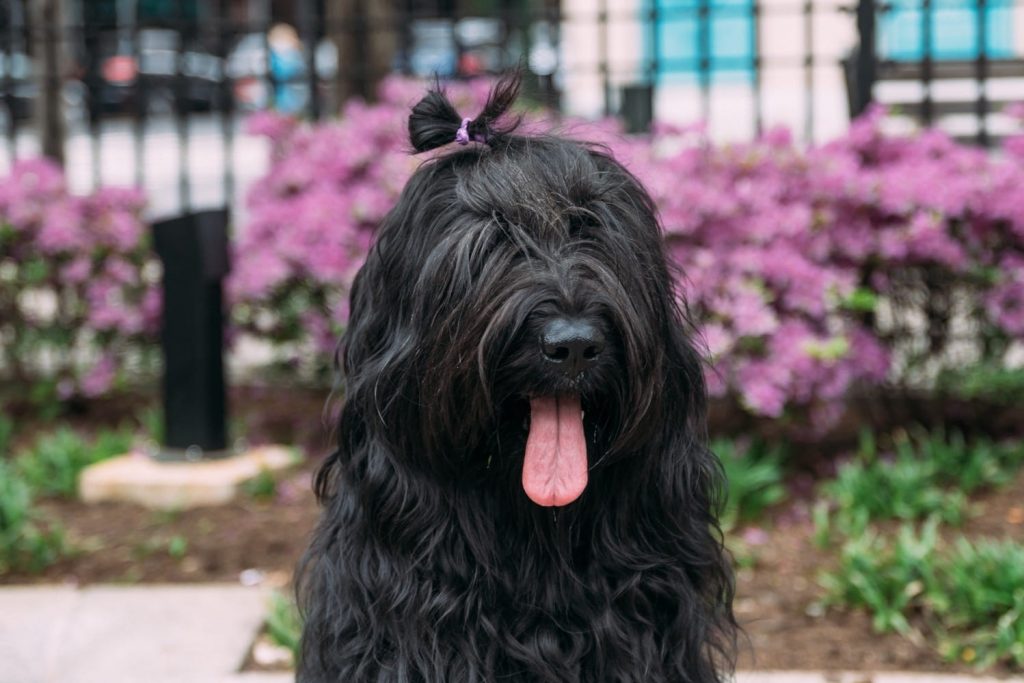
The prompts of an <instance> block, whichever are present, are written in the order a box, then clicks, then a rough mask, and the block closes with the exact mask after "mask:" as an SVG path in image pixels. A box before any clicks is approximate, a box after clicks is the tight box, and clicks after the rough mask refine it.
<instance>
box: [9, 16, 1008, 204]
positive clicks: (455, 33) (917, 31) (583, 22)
mask: <svg viewBox="0 0 1024 683" xmlns="http://www.w3.org/2000/svg"><path fill="white" fill-rule="evenodd" d="M512 65H523V66H525V68H526V70H527V72H528V78H527V85H528V88H529V95H530V96H531V97H532V98H533V99H535V100H537V101H538V102H540V103H543V104H546V105H549V106H552V107H554V108H556V109H557V110H559V111H561V112H563V113H565V114H567V115H572V116H584V117H596V116H604V115H621V116H623V117H624V118H625V120H626V123H627V127H628V128H630V129H632V130H642V129H644V128H646V127H647V126H648V125H649V123H650V121H651V120H652V119H659V120H666V121H670V122H676V123H687V122H694V121H699V120H703V121H706V126H707V130H708V132H709V134H710V135H711V136H712V137H713V138H716V139H722V140H742V139H745V138H750V137H752V136H754V135H757V134H759V133H760V132H762V131H764V130H765V129H767V128H768V127H771V126H775V125H780V124H782V125H786V126H788V127H789V128H791V129H792V130H793V131H794V132H795V134H796V135H797V137H798V138H800V139H802V140H804V141H805V142H808V143H813V142H820V141H823V140H826V139H829V138H831V137H834V136H835V135H837V134H839V133H840V132H841V131H842V130H843V129H844V128H845V127H846V126H847V125H848V122H849V119H850V116H851V115H855V114H857V113H859V112H861V111H863V110H864V108H865V107H866V106H867V105H868V103H869V102H870V101H872V100H875V101H880V102H883V103H886V104H889V105H890V106H891V109H892V112H893V117H892V125H893V126H894V127H899V126H903V127H906V126H909V125H915V124H921V123H923V124H934V125H939V126H942V127H945V128H947V129H948V130H949V131H950V132H951V133H953V134H954V135H956V136H958V137H960V138H964V139H968V140H971V141H975V142H977V143H980V144H983V145H987V144H991V143H992V142H993V141H995V140H997V139H998V138H999V137H1000V136H1001V135H1003V134H1005V133H1006V132H1008V131H1009V130H1010V128H1009V126H1010V125H1011V124H1010V121H1009V119H1008V118H1007V117H1005V116H1004V115H1003V114H1002V113H1001V110H1002V108H1003V107H1004V106H1005V105H1007V104H1009V103H1011V102H1014V101H1020V100H1024V0H891V1H889V2H877V1H875V0H860V1H859V2H856V4H853V0H851V1H850V2H843V1H840V0H562V1H561V2H558V1H557V0H476V1H465V2H459V1H455V0H446V1H437V2H428V1H426V0H395V1H393V2H369V1H367V0H295V1H294V2H283V1H279V0H212V1H209V2H206V1H200V0H183V1H181V2H169V1H166V0H33V1H32V2H29V0H7V2H5V3H3V5H0V123H2V126H0V128H2V138H0V165H4V166H6V165H9V164H10V163H12V162H13V161H14V160H15V159H16V158H18V157H23V156H29V155H33V154H37V153H40V152H43V153H47V154H48V155H51V156H57V157H62V160H63V162H64V163H65V166H66V168H67V170H68V177H69V182H70V183H71V184H72V186H73V187H75V188H77V189H88V188H89V187H91V186H95V185H99V184H102V183H131V184H137V185H140V186H142V187H144V188H146V189H147V190H148V192H149V195H150V197H151V202H152V206H151V212H153V213H154V214H155V215H160V214H174V213H176V212H180V211H182V210H184V209H187V208H195V207H202V206H216V205H223V204H225V203H236V202H237V200H238V197H239V192H240V189H241V188H244V187H245V186H246V185H247V183H248V181H249V180H251V178H253V177H254V176H255V175H258V174H259V173H260V172H261V171H262V169H263V168H265V166H264V165H265V163H266V162H265V152H266V150H265V148H263V147H262V144H263V143H262V142H261V141H258V140H256V139H255V138H249V137H246V138H245V140H246V142H245V144H244V145H240V144H237V143H238V140H239V138H240V136H244V131H243V127H242V121H243V120H244V118H245V116H246V115H247V114H248V113H250V112H253V111H257V110H260V109H265V108H274V109H278V110H282V111H286V112H290V113H295V114H297V115H300V116H304V117H309V118H313V119H316V118H321V117H325V116H333V115H335V114H336V113H337V112H338V110H339V107H340V105H341V103H342V102H343V101H344V100H345V99H347V98H349V97H352V96H362V97H372V94H373V90H374V86H375V84H376V83H377V82H378V81H379V80H380V79H381V78H382V77H383V76H384V75H386V74H388V73H402V74H407V75H412V76H423V77H427V76H430V75H432V74H438V75H440V76H442V77H446V78H472V77H475V76H478V75H482V74H488V73H494V72H498V71H500V70H502V69H505V68H507V67H509V66H512Z"/></svg>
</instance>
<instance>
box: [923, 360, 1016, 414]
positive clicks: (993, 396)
mask: <svg viewBox="0 0 1024 683" xmlns="http://www.w3.org/2000/svg"><path fill="white" fill-rule="evenodd" d="M935 385H936V389H938V390H939V391H940V392H942V393H945V394H948V395H951V396H955V397H957V398H961V399H964V400H968V401H977V400H985V401H990V402H993V403H998V404H1001V405H1017V404H1019V403H1020V402H1021V401H1024V368H1008V367H1006V366H1005V364H1004V363H1002V362H993V363H982V364H978V365H971V366H967V367H964V368H947V369H945V370H943V371H942V372H940V373H939V376H938V377H937V378H936V382H935Z"/></svg>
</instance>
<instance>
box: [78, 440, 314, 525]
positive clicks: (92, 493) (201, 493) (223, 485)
mask: <svg viewBox="0 0 1024 683" xmlns="http://www.w3.org/2000/svg"><path fill="white" fill-rule="evenodd" d="M299 459H300V457H299V456H298V454H297V451H295V450H294V449H292V448H287V447H285V446H260V447H257V448H251V449H249V450H247V451H245V452H243V453H241V454H239V455H233V456H231V457H228V458H223V459H220V460H204V461H200V462H157V461H155V460H153V459H152V458H150V457H148V456H146V455H145V454H143V453H128V454H125V455H121V456H118V457H116V458H111V459H109V460H104V461H102V462H98V463H96V464H95V465H90V466H89V467H87V468H86V469H85V470H84V471H83V472H82V475H81V477H80V478H79V480H78V494H79V497H80V498H81V499H82V500H83V501H85V502H87V503H96V502H101V501H124V502H132V503H138V504H139V505H144V506H146V507H149V508H154V509H161V510H179V509H185V508H194V507H201V506H204V505H223V504H224V503H227V502H229V501H231V500H232V499H234V497H235V496H236V495H237V494H238V490H239V486H240V485H241V484H242V483H243V482H245V481H248V480H250V479H252V478H254V477H256V476H258V475H259V474H260V473H261V472H264V471H268V472H278V471H281V470H284V469H287V468H289V467H291V466H293V465H295V464H296V463H297V462H298V461H299Z"/></svg>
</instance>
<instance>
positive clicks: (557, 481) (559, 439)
mask: <svg viewBox="0 0 1024 683" xmlns="http://www.w3.org/2000/svg"><path fill="white" fill-rule="evenodd" d="M586 486H587V443H586V440H585V439H584V437H583V417H582V415H581V414H580V399H579V398H578V397H576V396H572V397H566V396H562V397H559V398H554V397H545V398H534V399H530V435H529V436H528V437H527V439H526V457H525V459H524V460H523V489H524V490H525V491H526V495H527V496H529V497H530V500H532V501H533V502H534V503H536V504H537V505H543V506H545V507H551V506H554V505H568V504H569V503H571V502H573V501H574V500H576V499H577V498H579V497H580V494H581V493H583V489H585V488H586Z"/></svg>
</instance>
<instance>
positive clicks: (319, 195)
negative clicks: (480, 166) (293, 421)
mask: <svg viewBox="0 0 1024 683" xmlns="http://www.w3.org/2000/svg"><path fill="white" fill-rule="evenodd" d="M488 85H489V84H488V83H486V82H483V81H477V82H473V83H471V84H465V85H462V86H457V87H456V88H455V92H454V93H453V95H454V96H455V101H456V102H458V103H460V104H461V106H463V107H464V108H465V110H466V111H470V110H472V109H473V108H474V107H475V108H479V107H480V106H482V104H483V102H484V100H485V99H486V96H487V90H488ZM422 92H423V91H422V84H420V83H416V82H410V81H404V80H397V79H396V80H389V81H387V82H386V83H385V84H384V86H383V88H382V90H381V97H380V102H379V103H376V104H365V103H363V102H361V101H359V100H352V101H349V102H348V104H347V105H346V106H345V109H344V111H343V112H342V115H341V117H340V119H339V120H337V121H331V122H327V123H322V124H319V125H316V126H310V125H299V124H298V123H297V122H296V121H294V120H293V119H290V118H288V117H284V116H282V115H280V114H276V113H274V112H263V113H260V114H257V115H255V116H253V117H252V118H251V119H250V120H249V122H248V127H249V132H250V133H254V134H259V135H264V136H266V137H267V138H269V140H270V141H271V145H272V149H273V152H272V154H273V163H272V168H271V170H270V172H269V173H268V174H267V175H266V176H265V177H263V178H262V179H260V180H259V181H257V182H256V183H255V184H254V185H253V187H252V188H251V189H250V191H249V195H248V204H249V210H250V213H251V216H252V217H251V220H250V221H249V222H248V223H247V224H246V225H245V226H244V227H243V229H242V231H241V235H240V237H239V239H238V241H237V244H236V247H235V254H234V257H233V272H232V275H231V279H230V281H229V290H228V291H229V294H230V295H231V297H232V300H233V305H234V316H235V320H236V322H237V323H238V325H239V327H240V331H243V332H248V333H251V334H254V335H255V336H257V337H259V338H262V339H268V340H270V341H272V342H274V343H275V344H278V345H280V346H281V347H282V348H287V349H288V350H289V351H288V353H289V354H290V357H291V358H292V359H294V360H295V361H296V362H298V360H299V359H302V360H304V361H307V363H306V366H307V367H311V369H312V370H313V371H314V372H317V373H321V374H322V373H324V372H327V371H328V370H329V368H330V359H331V354H332V351H333V349H334V346H335V344H336V343H337V339H338V335H339V334H340V332H341V329H342V327H343V325H344V322H345V319H346V318H347V313H348V311H347V304H348V301H347V292H348V286H349V284H350V283H351V281H352V277H353V276H354V275H355V272H356V271H357V270H358V269H359V266H360V265H361V264H362V261H363V258H364V256H365V254H366V251H367V249H368V248H369V245H370V243H371V241H372V239H373V234H374V231H375V229H376V227H377V225H378V224H379V223H380V221H381V219H382V218H383V217H384V215H385V214H386V213H387V211H388V210H389V209H390V208H391V206H392V205H393V204H394V203H395V201H396V200H397V198H398V195H399V193H400V192H401V190H402V187H403V186H404V185H405V182H406V180H407V179H408V178H409V176H410V175H411V173H412V171H413V170H414V169H415V168H416V165H417V164H418V163H420V162H419V161H418V160H417V159H415V158H413V157H412V156H411V155H410V154H409V142H408V138H409V134H408V132H407V131H406V128H405V126H406V121H407V118H408V111H409V107H410V106H411V105H412V104H415V102H416V100H417V99H418V98H419V97H421V96H422Z"/></svg>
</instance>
